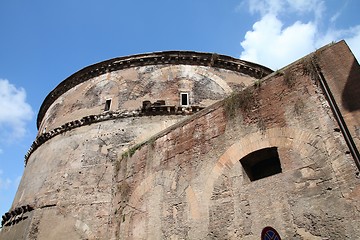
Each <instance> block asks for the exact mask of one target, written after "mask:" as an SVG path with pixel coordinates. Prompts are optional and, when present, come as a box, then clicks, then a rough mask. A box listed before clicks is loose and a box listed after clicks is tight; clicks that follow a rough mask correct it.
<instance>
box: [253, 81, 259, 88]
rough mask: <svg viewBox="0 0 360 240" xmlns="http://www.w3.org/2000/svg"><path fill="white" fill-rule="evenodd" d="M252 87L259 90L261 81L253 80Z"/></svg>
mask: <svg viewBox="0 0 360 240" xmlns="http://www.w3.org/2000/svg"><path fill="white" fill-rule="evenodd" d="M254 87H255V88H260V87H261V79H257V80H255V82H254Z"/></svg>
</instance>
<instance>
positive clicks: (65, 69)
mask: <svg viewBox="0 0 360 240" xmlns="http://www.w3.org/2000/svg"><path fill="white" fill-rule="evenodd" d="M359 9H360V1H358V0H326V1H325V0H243V1H241V0H181V1H175V0H153V1H148V0H131V1H130V0H124V1H118V0H102V1H99V0H98V1H96V0H76V1H74V0H62V1H51V0H32V1H27V0H11V1H5V0H3V1H0V215H2V214H4V213H5V212H6V211H8V210H9V208H10V206H11V203H12V199H13V197H14V194H15V192H16V188H17V185H18V183H19V181H20V179H21V175H22V172H23V170H24V167H23V160H24V157H23V156H24V155H25V153H26V152H27V150H28V149H29V147H30V145H31V143H32V141H33V140H34V139H35V135H36V116H37V112H38V110H39V107H40V105H41V103H42V101H43V100H44V98H45V97H46V95H47V94H48V93H49V92H50V91H51V90H52V89H53V88H54V87H56V85H57V84H59V83H60V82H61V81H62V80H64V79H65V78H66V77H68V76H69V75H71V74H72V73H74V72H76V71H78V70H80V69H81V68H83V67H85V66H88V65H90V64H93V63H96V62H99V61H103V60H106V59H109V58H113V57H117V56H124V55H131V54H136V53H143V52H153V51H163V50H194V51H202V52H216V53H220V54H225V55H230V56H233V57H237V58H242V59H244V60H249V61H253V62H256V63H259V64H262V65H265V66H268V67H270V68H272V69H274V70H276V69H279V68H281V67H283V66H285V65H287V64H289V63H290V62H292V61H295V60H297V59H298V58H300V57H302V56H304V55H306V54H308V53H310V52H312V51H314V50H316V49H317V48H319V47H321V46H323V45H325V44H328V43H331V42H332V41H338V40H340V39H345V40H346V41H347V43H348V45H349V46H350V48H351V49H352V51H353V53H354V54H355V56H357V58H358V59H360V18H359V16H358V10H359Z"/></svg>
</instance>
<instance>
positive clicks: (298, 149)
mask: <svg viewBox="0 0 360 240" xmlns="http://www.w3.org/2000/svg"><path fill="white" fill-rule="evenodd" d="M274 147H275V148H279V149H291V150H292V151H293V152H295V153H296V154H298V155H299V156H300V157H299V161H302V162H301V163H299V165H297V166H296V168H298V167H299V168H301V167H302V166H303V167H305V166H307V165H310V164H312V163H314V162H315V161H314V160H313V159H312V156H315V155H316V154H319V152H320V153H321V154H328V153H327V149H326V144H325V141H322V139H321V136H318V135H316V134H314V133H313V132H310V131H308V130H306V129H300V128H288V127H285V128H272V129H268V130H266V131H264V132H255V133H251V134H248V135H246V136H244V137H242V138H241V139H240V140H238V141H237V142H235V143H234V144H232V145H231V146H230V147H229V148H228V149H227V150H226V151H225V152H224V153H223V154H222V155H221V156H220V158H219V159H218V160H217V161H216V162H215V163H214V164H213V167H212V169H211V171H210V172H209V173H207V179H206V181H205V182H204V184H203V185H202V189H195V191H196V192H197V193H199V194H198V195H197V196H198V199H197V202H199V203H201V204H200V205H199V206H200V210H199V211H200V212H201V215H202V216H201V220H200V221H197V220H196V219H193V220H194V221H193V226H194V227H193V230H194V231H196V232H197V233H196V234H201V233H204V232H208V231H209V230H208V229H207V228H208V226H209V223H210V218H209V215H208V214H209V210H210V204H211V201H212V200H211V199H212V196H213V195H212V194H213V191H214V189H215V182H216V181H217V180H218V179H219V178H220V177H221V176H222V175H223V174H224V173H225V172H229V171H230V170H231V169H232V168H233V167H235V165H238V166H240V159H242V158H244V157H245V156H247V155H248V154H250V153H253V152H255V151H257V150H259V149H267V148H270V149H271V148H274ZM280 159H281V157H280ZM282 167H283V170H282V171H283V172H286V171H289V170H291V168H292V167H294V166H291V165H288V166H286V164H282ZM204 174H206V173H204ZM244 183H245V181H244ZM196 234H195V235H196Z"/></svg>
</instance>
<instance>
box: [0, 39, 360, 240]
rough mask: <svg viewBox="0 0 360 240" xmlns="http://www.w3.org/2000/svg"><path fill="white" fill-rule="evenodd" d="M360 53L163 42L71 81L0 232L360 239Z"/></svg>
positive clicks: (342, 47)
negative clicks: (268, 55) (247, 54)
mask: <svg viewBox="0 0 360 240" xmlns="http://www.w3.org/2000/svg"><path fill="white" fill-rule="evenodd" d="M359 78H360V67H359V65H358V62H357V61H356V59H355V58H354V56H353V55H352V53H351V52H350V50H349V48H348V47H347V45H346V43H345V42H344V41H341V42H338V43H336V44H331V45H327V46H325V47H323V48H321V49H319V50H317V51H316V52H314V53H312V54H310V55H308V56H306V57H304V58H302V59H300V60H298V61H297V62H295V63H292V64H290V65H288V66H287V67H285V68H283V69H281V70H278V71H276V72H272V71H271V70H270V69H268V68H266V67H263V66H260V65H257V64H254V63H250V62H246V61H241V60H238V59H234V58H231V57H227V56H223V55H218V54H208V53H196V52H175V51H174V52H160V53H152V54H143V55H135V56H129V57H121V58H116V59H111V60H108V61H104V62H101V63H97V64H94V65H92V66H89V67H86V68H84V69H82V70H80V71H79V72H77V73H75V74H73V75H72V76H70V77H69V78H67V79H65V80H64V81H63V82H61V83H60V84H59V85H58V86H57V87H56V88H55V89H54V90H53V91H52V92H51V93H50V94H49V95H48V96H47V97H46V99H45V101H44V103H43V105H42V106H41V108H40V111H39V114H38V121H37V124H38V129H39V132H38V136H37V137H36V139H35V141H34V143H33V145H32V146H31V148H30V150H29V152H28V153H27V154H26V156H25V171H24V175H23V177H22V180H21V183H20V186H19V188H18V191H17V194H16V196H15V199H14V202H13V205H12V207H11V209H10V210H9V212H7V213H5V214H4V215H3V217H2V230H1V232H0V239H260V235H261V232H262V230H263V229H264V228H265V227H266V226H271V227H273V228H275V229H276V230H277V231H278V233H279V234H280V236H281V237H282V238H283V239H319V240H320V239H360V232H359V231H358V229H359V228H360V221H359V220H360V216H359V211H360V184H359V181H360V180H359V167H360V165H359V153H358V150H357V149H358V147H359V146H360V130H359V129H360V123H359V122H360V101H359V96H360V80H359Z"/></svg>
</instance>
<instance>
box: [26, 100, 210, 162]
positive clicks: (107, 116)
mask: <svg viewBox="0 0 360 240" xmlns="http://www.w3.org/2000/svg"><path fill="white" fill-rule="evenodd" d="M202 109H203V107H199V106H189V107H187V108H184V107H177V108H176V110H175V111H164V110H163V109H161V108H159V109H150V110H146V111H145V110H144V109H140V110H134V111H131V112H129V111H123V112H114V111H108V112H104V113H101V114H98V115H89V116H85V117H83V118H81V119H80V120H74V121H71V122H67V123H65V124H63V125H61V126H60V127H57V128H55V129H52V130H51V131H49V132H46V133H43V134H41V135H40V136H38V137H37V138H36V139H35V141H34V142H33V143H32V144H31V146H30V149H29V150H28V151H27V153H26V155H25V157H24V158H25V159H24V163H25V167H26V165H27V162H28V160H29V158H30V155H31V154H32V153H33V152H34V151H35V150H36V149H37V148H38V147H40V146H41V145H42V144H43V143H45V142H46V141H48V140H49V139H51V138H53V137H55V136H57V135H59V134H62V133H64V132H67V131H70V130H72V129H74V128H78V127H81V126H85V125H90V124H92V123H97V122H102V121H107V120H111V119H117V118H128V117H143V116H154V115H190V114H193V113H195V112H198V111H200V110H202Z"/></svg>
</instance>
